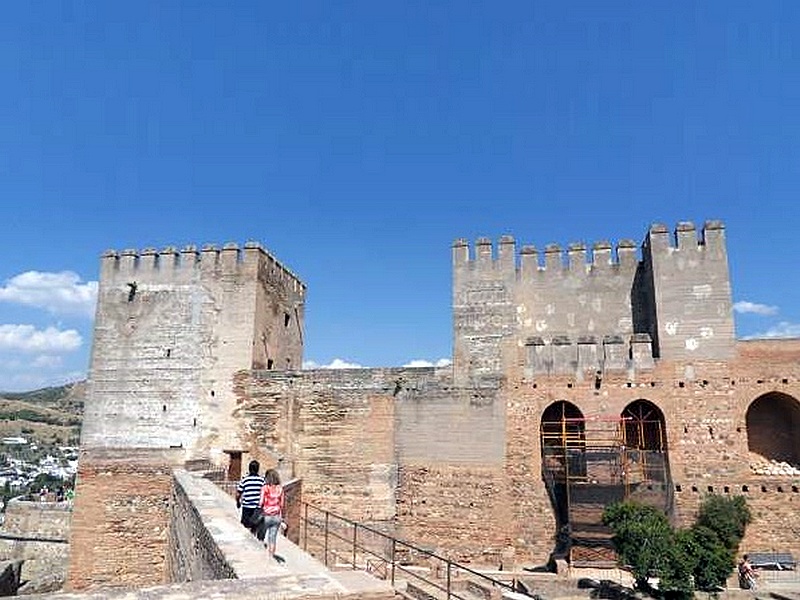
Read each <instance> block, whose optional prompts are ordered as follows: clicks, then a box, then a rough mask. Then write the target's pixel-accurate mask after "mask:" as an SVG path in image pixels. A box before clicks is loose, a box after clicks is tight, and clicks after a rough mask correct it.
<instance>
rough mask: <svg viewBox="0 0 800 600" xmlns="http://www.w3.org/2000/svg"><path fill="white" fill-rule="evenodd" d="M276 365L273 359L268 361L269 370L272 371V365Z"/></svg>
mask: <svg viewBox="0 0 800 600" xmlns="http://www.w3.org/2000/svg"><path fill="white" fill-rule="evenodd" d="M274 363H275V361H273V360H272V359H271V358H268V359H267V370H268V371H272V365H273V364H274Z"/></svg>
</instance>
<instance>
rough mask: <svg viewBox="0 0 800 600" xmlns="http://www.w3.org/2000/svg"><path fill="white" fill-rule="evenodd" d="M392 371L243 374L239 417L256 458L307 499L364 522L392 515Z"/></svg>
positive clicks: (239, 387) (394, 382)
mask: <svg viewBox="0 0 800 600" xmlns="http://www.w3.org/2000/svg"><path fill="white" fill-rule="evenodd" d="M402 372H403V371H402V370H398V372H397V373H396V374H395V375H394V377H392V373H391V372H390V370H381V369H370V370H367V369H352V370H336V371H326V370H320V371H303V372H298V371H287V372H283V373H280V372H274V371H273V372H270V371H255V372H252V374H248V373H241V374H239V378H238V380H237V386H236V389H237V393H238V394H239V399H238V409H237V415H238V416H239V417H240V418H241V419H242V421H241V422H242V423H243V424H246V430H245V431H244V432H243V433H242V435H243V436H246V439H247V443H248V444H249V445H250V446H251V447H252V448H253V449H254V450H256V451H261V452H264V453H267V454H270V455H272V456H273V457H274V459H277V460H279V461H280V462H279V467H280V469H281V471H282V473H283V475H284V477H297V478H301V479H302V480H303V499H304V500H306V501H310V502H313V503H314V504H317V505H318V506H320V507H322V508H325V509H328V510H332V511H334V512H336V513H340V514H345V515H347V516H348V517H350V518H353V519H356V520H360V521H366V522H384V521H389V520H391V519H392V518H393V517H394V514H395V486H396V482H397V465H396V461H395V455H394V439H395V432H394V426H393V423H394V418H395V416H394V404H393V402H392V397H393V396H392V392H393V390H394V389H395V386H396V385H397V379H398V378H399V377H400V373H402Z"/></svg>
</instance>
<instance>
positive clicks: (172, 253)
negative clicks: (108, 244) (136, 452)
mask: <svg viewBox="0 0 800 600" xmlns="http://www.w3.org/2000/svg"><path fill="white" fill-rule="evenodd" d="M305 291H306V288H305V285H304V284H303V283H302V282H301V281H300V280H299V279H298V278H297V277H296V276H295V275H294V274H293V273H292V272H290V271H289V270H288V269H287V268H286V267H284V266H283V265H282V264H281V263H280V262H278V261H277V260H276V259H275V258H274V257H273V256H272V255H270V254H269V253H268V252H266V251H265V250H264V249H263V248H262V247H261V246H260V245H258V244H254V243H248V244H246V245H245V246H244V248H239V247H238V246H237V245H235V244H228V245H226V246H225V247H224V248H222V249H218V248H216V247H214V246H207V247H205V248H203V249H202V250H201V251H198V250H197V249H196V248H195V247H193V246H189V247H186V248H184V249H183V250H181V251H180V252H178V251H176V250H175V249H173V248H167V249H165V250H163V251H160V252H159V251H156V250H152V249H146V250H143V251H141V252H137V251H134V250H125V251H123V252H121V253H119V254H118V253H116V252H113V251H109V252H107V253H105V254H104V256H103V258H102V266H101V272H100V282H99V294H98V304H97V315H96V320H95V332H94V345H93V348H92V361H91V373H90V381H89V394H88V398H89V401H88V402H87V406H86V414H85V417H84V424H83V432H82V440H81V443H82V446H83V447H84V448H92V447H110V448H172V449H176V448H178V449H181V450H182V452H183V454H184V457H185V459H187V460H188V459H200V458H207V459H211V460H212V462H219V459H220V458H221V454H220V453H221V452H222V451H223V450H226V449H244V450H246V448H242V446H243V441H242V440H241V439H239V438H238V434H237V431H236V427H235V426H234V424H233V421H232V416H233V412H234V409H235V405H234V395H233V390H232V387H233V386H232V381H233V375H234V373H236V372H237V371H240V370H250V369H266V370H286V369H294V368H297V369H299V368H300V367H301V362H302V353H303V311H304V302H305Z"/></svg>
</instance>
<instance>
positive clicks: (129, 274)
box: [100, 242, 306, 293]
mask: <svg viewBox="0 0 800 600" xmlns="http://www.w3.org/2000/svg"><path fill="white" fill-rule="evenodd" d="M262 265H263V266H264V267H265V268H266V269H267V270H268V272H269V273H270V276H271V277H272V278H273V279H277V280H281V281H283V282H284V283H285V284H286V285H287V286H288V287H289V289H292V290H294V291H295V292H299V293H304V291H305V287H306V286H305V284H304V283H303V282H302V281H301V280H300V278H299V277H298V276H297V275H295V274H294V273H293V272H292V271H291V270H289V269H288V268H287V267H286V266H285V265H283V264H282V263H281V262H280V261H279V260H278V259H276V258H275V257H274V256H273V255H272V254H271V253H270V252H269V251H267V250H266V249H265V248H264V247H263V246H262V245H261V244H259V243H258V242H247V243H245V244H244V246H242V247H240V246H239V245H238V244H236V243H234V242H229V243H226V244H225V245H224V246H222V247H221V248H220V247H218V246H216V245H214V244H206V245H204V246H203V247H202V248H201V249H198V247H197V246H195V245H187V246H184V247H183V248H181V249H180V250H179V249H178V248H176V247H174V246H167V247H165V248H163V249H161V250H158V249H156V248H152V247H147V248H144V249H142V250H136V249H131V248H127V249H125V250H122V251H119V252H118V251H116V250H106V251H105V252H104V253H103V255H102V257H101V275H100V276H101V280H102V281H114V280H117V279H120V278H124V279H136V280H144V281H149V280H155V281H159V282H167V281H170V280H174V281H176V282H180V281H189V280H194V279H195V278H197V277H200V278H202V277H204V276H225V275H236V274H240V273H242V272H244V271H246V270H252V271H254V272H255V271H257V270H258V269H259V268H260V267H261V266H262Z"/></svg>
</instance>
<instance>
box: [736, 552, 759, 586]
mask: <svg viewBox="0 0 800 600" xmlns="http://www.w3.org/2000/svg"><path fill="white" fill-rule="evenodd" d="M756 577H758V574H757V573H756V571H755V569H753V565H751V564H750V557H749V556H747V554H745V555H744V556H743V557H742V560H740V561H739V587H741V588H743V589H745V590H756V589H757V585H756Z"/></svg>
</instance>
